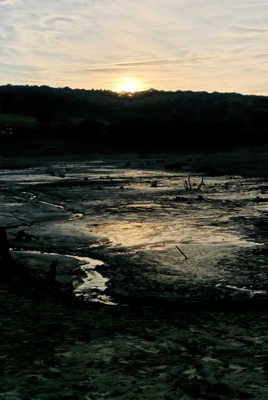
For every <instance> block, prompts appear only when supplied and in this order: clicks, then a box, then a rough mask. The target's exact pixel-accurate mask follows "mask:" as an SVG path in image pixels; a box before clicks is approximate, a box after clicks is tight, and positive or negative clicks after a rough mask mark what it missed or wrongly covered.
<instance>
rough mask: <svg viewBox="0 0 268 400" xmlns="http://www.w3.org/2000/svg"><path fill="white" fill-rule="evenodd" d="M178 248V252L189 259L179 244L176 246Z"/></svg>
mask: <svg viewBox="0 0 268 400" xmlns="http://www.w3.org/2000/svg"><path fill="white" fill-rule="evenodd" d="M176 249H177V250H178V252H179V253H180V254H182V255H183V257H184V258H185V260H188V257H187V256H186V254H184V252H183V251H182V250H181V249H180V248H179V246H176Z"/></svg>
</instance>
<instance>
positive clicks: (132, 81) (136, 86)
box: [115, 78, 142, 93]
mask: <svg viewBox="0 0 268 400" xmlns="http://www.w3.org/2000/svg"><path fill="white" fill-rule="evenodd" d="M141 89H142V84H141V81H139V80H138V79H136V78H123V79H122V80H121V82H120V84H119V86H118V87H117V88H116V89H115V91H116V92H118V93H121V92H126V93H135V92H139V91H141Z"/></svg>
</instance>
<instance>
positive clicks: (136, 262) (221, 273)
mask: <svg viewBox="0 0 268 400" xmlns="http://www.w3.org/2000/svg"><path fill="white" fill-rule="evenodd" d="M0 184H1V194H0V202H1V212H0V224H1V226H5V227H6V228H7V232H8V236H9V239H10V242H11V246H12V248H14V250H16V251H17V252H18V251H22V250H28V251H37V252H39V257H40V260H41V259H42V258H43V257H44V253H47V256H48V255H49V254H50V255H51V257H53V254H54V255H55V253H56V254H57V260H59V257H61V256H62V257H63V258H62V260H61V261H60V262H59V265H61V268H63V269H64V265H65V261H64V260H65V259H66V258H65V259H64V257H69V258H70V257H72V258H73V260H74V261H78V259H79V264H80V266H83V265H84V268H83V267H82V268H81V271H83V272H84V278H82V282H80V284H81V288H80V289H79V278H78V277H77V276H75V275H76V274H74V277H73V278H70V280H71V279H73V281H74V287H75V293H76V294H77V295H80V296H83V297H84V298H87V299H93V298H94V299H95V300H96V299H97V300H98V299H99V300H100V301H105V302H113V301H114V302H118V301H120V302H122V301H133V300H136V299H139V300H141V301H151V300H152V301H156V300H163V301H178V302H182V303H187V304H189V303H200V302H204V303H209V302H210V301H213V302H214V303H215V302H217V301H218V302H221V301H225V300H227V301H230V300H234V301H245V300H251V301H252V300H254V301H259V299H260V300H261V301H265V299H266V296H267V284H266V282H267V249H266V240H267V239H266V237H267V229H266V221H267V215H268V214H267V211H268V182H267V181H266V180H264V179H261V178H242V177H240V176H220V177H215V176H214V177H209V176H202V175H200V174H199V175H198V174H192V175H191V176H189V174H187V173H185V172H183V173H182V172H174V171H170V170H165V169H164V168H163V162H162V160H149V161H148V160H141V159H139V160H137V161H132V162H131V163H130V162H128V161H127V160H126V161H122V160H120V161H116V160H108V161H107V160H105V161H98V162H88V163H87V162H83V163H58V164H56V165H53V166H50V167H38V168H30V169H26V170H6V171H1V174H0ZM27 254H28V260H29V263H28V264H31V257H32V255H31V254H30V253H29V252H28V253H27ZM23 257H24V258H23V260H24V263H25V264H27V263H26V259H25V257H26V256H25V253H24V255H23ZM36 257H38V256H37V254H35V258H36ZM90 260H92V261H90ZM96 260H99V261H96ZM42 262H43V261H41V263H42ZM83 262H84V264H83ZM90 263H92V266H91V267H90V268H87V267H86V266H87V265H90ZM62 266H63V267H62ZM76 271H77V270H76ZM60 274H62V275H64V274H63V273H62V271H61V272H60ZM82 275H83V273H82V274H81V276H82ZM69 276H71V274H70V273H69ZM85 276H86V277H85ZM80 278H81V277H80ZM59 279H61V278H59Z"/></svg>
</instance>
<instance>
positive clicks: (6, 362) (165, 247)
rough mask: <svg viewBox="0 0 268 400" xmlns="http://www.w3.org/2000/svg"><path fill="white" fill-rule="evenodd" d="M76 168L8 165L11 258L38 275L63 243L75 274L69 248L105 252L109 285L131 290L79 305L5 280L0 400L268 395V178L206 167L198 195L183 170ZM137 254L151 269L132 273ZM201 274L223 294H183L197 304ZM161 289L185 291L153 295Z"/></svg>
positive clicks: (4, 198) (5, 184)
mask: <svg viewBox="0 0 268 400" xmlns="http://www.w3.org/2000/svg"><path fill="white" fill-rule="evenodd" d="M124 165H125V163H124ZM108 167H109V166H108ZM68 168H69V170H68ZM68 168H67V169H66V168H65V170H64V173H65V175H66V176H63V174H62V169H57V168H55V169H52V170H50V169H49V170H45V171H44V170H42V171H41V172H42V173H41V174H39V172H40V171H38V170H37V171H35V172H34V171H30V172H29V171H28V172H27V173H25V172H21V171H14V174H13V172H12V173H11V172H10V171H7V172H3V174H2V175H1V176H2V178H1V179H2V180H1V187H2V190H1V213H0V217H1V224H2V225H3V224H4V225H5V224H6V226H7V228H8V229H7V230H8V236H9V238H10V242H11V245H12V247H13V248H15V249H16V250H17V251H16V252H15V251H12V254H13V257H14V258H15V259H19V260H20V261H23V263H25V264H27V266H28V267H29V268H30V270H31V271H34V273H35V274H36V272H40V271H41V269H42V268H43V269H44V266H45V267H47V264H48V261H47V260H50V261H51V259H53V257H55V253H57V257H58V259H59V260H60V265H59V266H60V268H61V269H60V271H61V273H62V275H63V277H64V278H65V279H67V283H68V284H69V281H70V276H71V275H70V273H69V272H68V274H69V275H68V274H67V266H68V268H69V270H71V271H72V268H74V269H77V265H76V264H75V263H74V261H72V262H71V261H69V262H67V261H66V257H70V255H77V256H86V257H91V256H95V257H96V258H99V259H103V260H104V261H105V263H106V265H104V266H103V267H100V270H101V269H102V268H103V271H104V273H105V274H106V275H107V276H108V277H109V278H110V279H111V282H110V294H117V295H118V294H119V295H122V294H123V299H121V300H122V301H121V303H120V304H118V305H114V306H112V305H108V304H101V303H92V302H90V301H87V302H86V303H85V302H83V301H81V300H77V299H73V298H70V297H69V296H66V295H65V294H63V293H57V292H56V293H55V291H54V292H53V293H51V294H49V293H48V291H47V290H46V289H45V290H44V287H42V288H41V289H40V287H38V285H37V287H34V288H33V287H31V285H30V284H29V282H27V281H25V282H24V283H27V285H26V286H28V288H27V287H26V286H25V285H20V280H18V279H16V280H15V281H12V280H11V282H9V284H7V283H3V282H2V283H1V285H0V302H1V308H0V316H1V319H0V338H1V342H0V360H1V363H0V372H1V374H0V400H27V399H28V400H46V399H47V400H56V399H60V400H64V399H66V400H67V399H68V400H72V399H74V400H75V399H82V400H102V399H107V400H109V399H118V400H119V399H121V400H128V399H138V400H139V399H141V400H143V399H159V400H160V399H161V400H162V399H164V400H175V399H179V400H203V399H211V400H212V399H213V400H214V399H215V400H217V399H219V400H222V399H237V400H238V399H256V400H264V399H267V397H268V375H267V366H268V355H267V349H268V333H267V329H268V317H267V296H266V295H267V293H266V292H267V279H266V278H267V265H268V259H267V250H266V248H267V247H266V246H265V243H266V238H267V224H266V221H267V191H268V189H267V187H268V185H267V181H266V180H259V179H257V180H256V179H255V178H254V179H251V180H249V181H248V180H244V179H242V178H240V177H233V178H232V179H231V178H230V177H226V178H222V177H221V178H218V177H216V178H214V177H210V178H209V177H206V188H204V189H203V191H202V193H199V192H197V191H196V190H193V191H192V192H190V193H189V192H187V191H186V189H185V187H184V181H185V178H186V177H187V175H185V172H183V174H182V175H181V173H180V172H179V173H173V172H172V173H171V174H170V175H169V173H168V172H165V173H163V172H161V174H160V175H159V173H158V172H157V176H158V178H157V180H158V181H157V185H156V186H157V187H154V182H155V179H156V178H155V174H156V173H155V171H153V172H148V168H147V172H146V174H145V175H144V172H142V173H141V175H138V176H137V175H135V177H134V178H133V179H132V177H131V176H127V177H125V176H122V173H121V172H120V175H119V178H120V179H119V178H118V177H113V176H112V171H113V169H108V173H109V176H107V166H106V168H105V169H104V170H102V172H101V179H100V178H99V176H98V175H96V176H95V173H97V172H98V171H99V167H98V166H97V167H96V168H97V170H94V171H91V175H90V174H88V172H87V175H85V169H84V166H83V169H82V170H80V169H79V171H78V172H76V171H77V170H76V167H75V168H74V166H70V167H68ZM79 168H80V167H79ZM109 168H110V167H109ZM150 168H151V167H150ZM66 171H67V172H66ZM96 171H97V172H96ZM150 171H151V169H150ZM98 173H99V172H98ZM129 173H130V174H131V172H129ZM5 174H6V175H5ZM33 174H35V175H33ZM116 174H117V175H118V173H117V172H116ZM148 174H149V175H148ZM60 175H62V176H60ZM44 176H45V178H44ZM152 177H153V178H152ZM111 178H113V179H111ZM11 180H12V182H11ZM195 180H196V182H197V183H196V184H199V183H200V176H198V178H195V179H194V178H193V180H192V182H193V183H195ZM11 183H12V184H11ZM112 183H113V184H112ZM121 186H123V188H122V189H121ZM141 193H142V194H143V195H142V196H141ZM144 193H145V194H146V196H145V195H144ZM199 195H201V196H202V199H199V198H198V196H199ZM185 216H187V226H186V225H185V224H183V221H184V219H185ZM200 218H201V221H202V224H200ZM152 221H153V228H151V224H152ZM167 226H168V230H167V229H166V227H167ZM144 227H147V228H148V229H147V231H146V230H145V231H144ZM156 227H157V231H156V234H155V229H156ZM201 228H202V230H201ZM19 232H21V233H19ZM144 232H145V233H146V234H144ZM204 232H205V235H204ZM82 234H83V235H82ZM23 235H24V236H23ZM143 235H144V236H143ZM180 235H181V236H180ZM21 238H24V239H21ZM178 238H180V239H179V240H180V241H179V244H180V243H182V244H180V246H181V247H182V248H183V250H184V251H185V252H186V253H187V255H188V256H189V258H188V259H187V260H183V257H182V255H180V254H178V252H177V251H176V249H175V244H176V243H178ZM141 239H142V240H141ZM126 242H127V243H128V246H127V248H124V246H123V245H122V244H121V243H123V244H124V243H126ZM21 250H30V251H31V252H30V253H27V252H26V253H25V252H23V251H21ZM34 250H35V251H37V250H38V251H39V253H32V252H33V251H34ZM42 251H45V252H48V253H49V254H43V253H40V252H42ZM137 255H139V263H137V262H136V258H137ZM141 257H143V258H141ZM228 257H229V258H228ZM68 259H69V258H68ZM156 259H157V261H159V262H158V263H157V262H156V261H155V260H156ZM120 260H121V261H120ZM127 260H128V261H129V265H128V263H127ZM140 260H142V261H143V262H144V261H146V260H147V262H148V265H149V266H150V268H149V267H148V268H147V267H145V266H144V269H140V270H138V269H137V268H138V267H140V266H141V263H140ZM166 260H167V261H166ZM50 261H49V262H50ZM69 264H70V265H69ZM111 266H112V268H111ZM219 266H220V267H222V269H219ZM169 267H170V269H169ZM174 268H175V269H174ZM176 268H177V270H176ZM186 268H188V269H189V274H187V273H186V274H185V275H183V274H182V269H186ZM174 271H175V273H174ZM219 271H220V272H219ZM252 271H253V273H252ZM66 274H67V275H66ZM37 275H38V274H37ZM41 275H42V274H41ZM93 276H94V275H93ZM153 277H158V278H157V279H155V280H154V279H153ZM145 278H146V279H147V280H146V279H145ZM199 278H200V279H199ZM71 279H72V278H71ZM34 282H35V284H36V282H38V280H37V281H36V280H35V281H34ZM133 282H134V283H133ZM159 282H160V283H161V284H160V283H159ZM185 282H186V286H187V288H186V289H187V291H188V292H187V291H186V292H183V295H180V294H181V293H182V286H180V284H182V283H185ZM194 282H196V283H195V284H194V285H193V283H194ZM204 282H205V283H206V282H210V283H209V290H210V293H212V292H211V290H212V288H213V289H214V288H215V287H217V288H218V287H220V288H223V289H222V290H221V291H220V294H223V296H224V297H223V299H222V300H221V301H220V302H219V303H215V304H214V303H213V297H211V298H210V301H209V304H205V303H204V302H201V303H200V304H199V302H198V301H195V304H188V303H191V302H186V304H185V303H183V302H182V301H181V300H182V297H183V296H185V295H186V294H187V293H188V295H189V293H190V294H192V293H194V294H197V299H199V297H198V296H199V294H200V293H201V297H200V298H201V299H202V301H203V300H204V298H205V297H206V295H207V293H208V292H207V290H208V287H207V286H206V284H205V285H204ZM174 284H176V288H175V289H176V290H175V289H174V287H175V286H174ZM218 284H220V286H218ZM184 286H185V285H184ZM191 288H194V292H193V291H190V292H189V290H190V289H191ZM202 288H204V290H203V289H202ZM243 288H245V290H246V291H243V290H242V291H241V290H240V289H243ZM238 289H239V290H238ZM161 290H162V293H166V292H168V293H169V295H170V293H171V298H172V299H174V298H175V299H177V300H180V301H175V302H171V303H170V302H168V303H167V304H166V303H165V302H160V303H158V304H157V305H156V304H155V303H156V299H155V295H156V294H159V293H160V292H161ZM217 290H218V289H217ZM259 290H261V292H264V296H263V294H261V297H258V293H257V292H258V291H259ZM145 292H146V293H148V292H150V293H151V294H152V295H153V297H152V296H151V297H150V300H151V301H150V305H149V303H148V302H147V303H146V302H145V301H144V300H145V299H144V297H143V294H144V293H145ZM227 292H228V293H227ZM213 293H214V292H213ZM217 293H219V291H217ZM226 293H227V294H228V295H227V296H225V294H226ZM229 293H231V295H230V294H229ZM233 293H235V295H234V296H233ZM236 293H238V300H239V301H237V296H236ZM138 294H139V296H138ZM178 294H179V296H178ZM135 296H136V297H135ZM262 296H263V297H262ZM130 297H131V303H130ZM138 298H139V299H138ZM152 298H153V299H155V300H153V301H152ZM255 298H256V300H258V301H257V304H256V302H254V301H251V300H254V299H255ZM190 299H191V296H190ZM227 299H229V302H228V303H226V300H227ZM235 299H236V301H234V302H233V300H235ZM138 300H139V301H138ZM217 300H219V299H217Z"/></svg>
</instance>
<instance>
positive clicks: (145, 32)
mask: <svg viewBox="0 0 268 400" xmlns="http://www.w3.org/2000/svg"><path fill="white" fill-rule="evenodd" d="M0 16H1V23H0V84H1V85H2V84H7V83H10V84H29V85H49V86H54V87H64V86H69V87H71V88H85V89H92V88H93V89H111V90H123V89H124V87H128V85H129V82H130V81H129V79H130V78H131V79H132V80H133V81H132V82H134V84H133V85H134V86H133V87H134V89H133V90H135V87H136V88H137V90H143V89H149V88H155V89H163V90H194V91H197V90H198V91H199V90H202V91H209V92H213V91H219V92H240V93H249V94H262V95H268V0H57V1H56V0H46V1H44V0H43V1H41V0H0ZM129 87H130V86H129Z"/></svg>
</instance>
